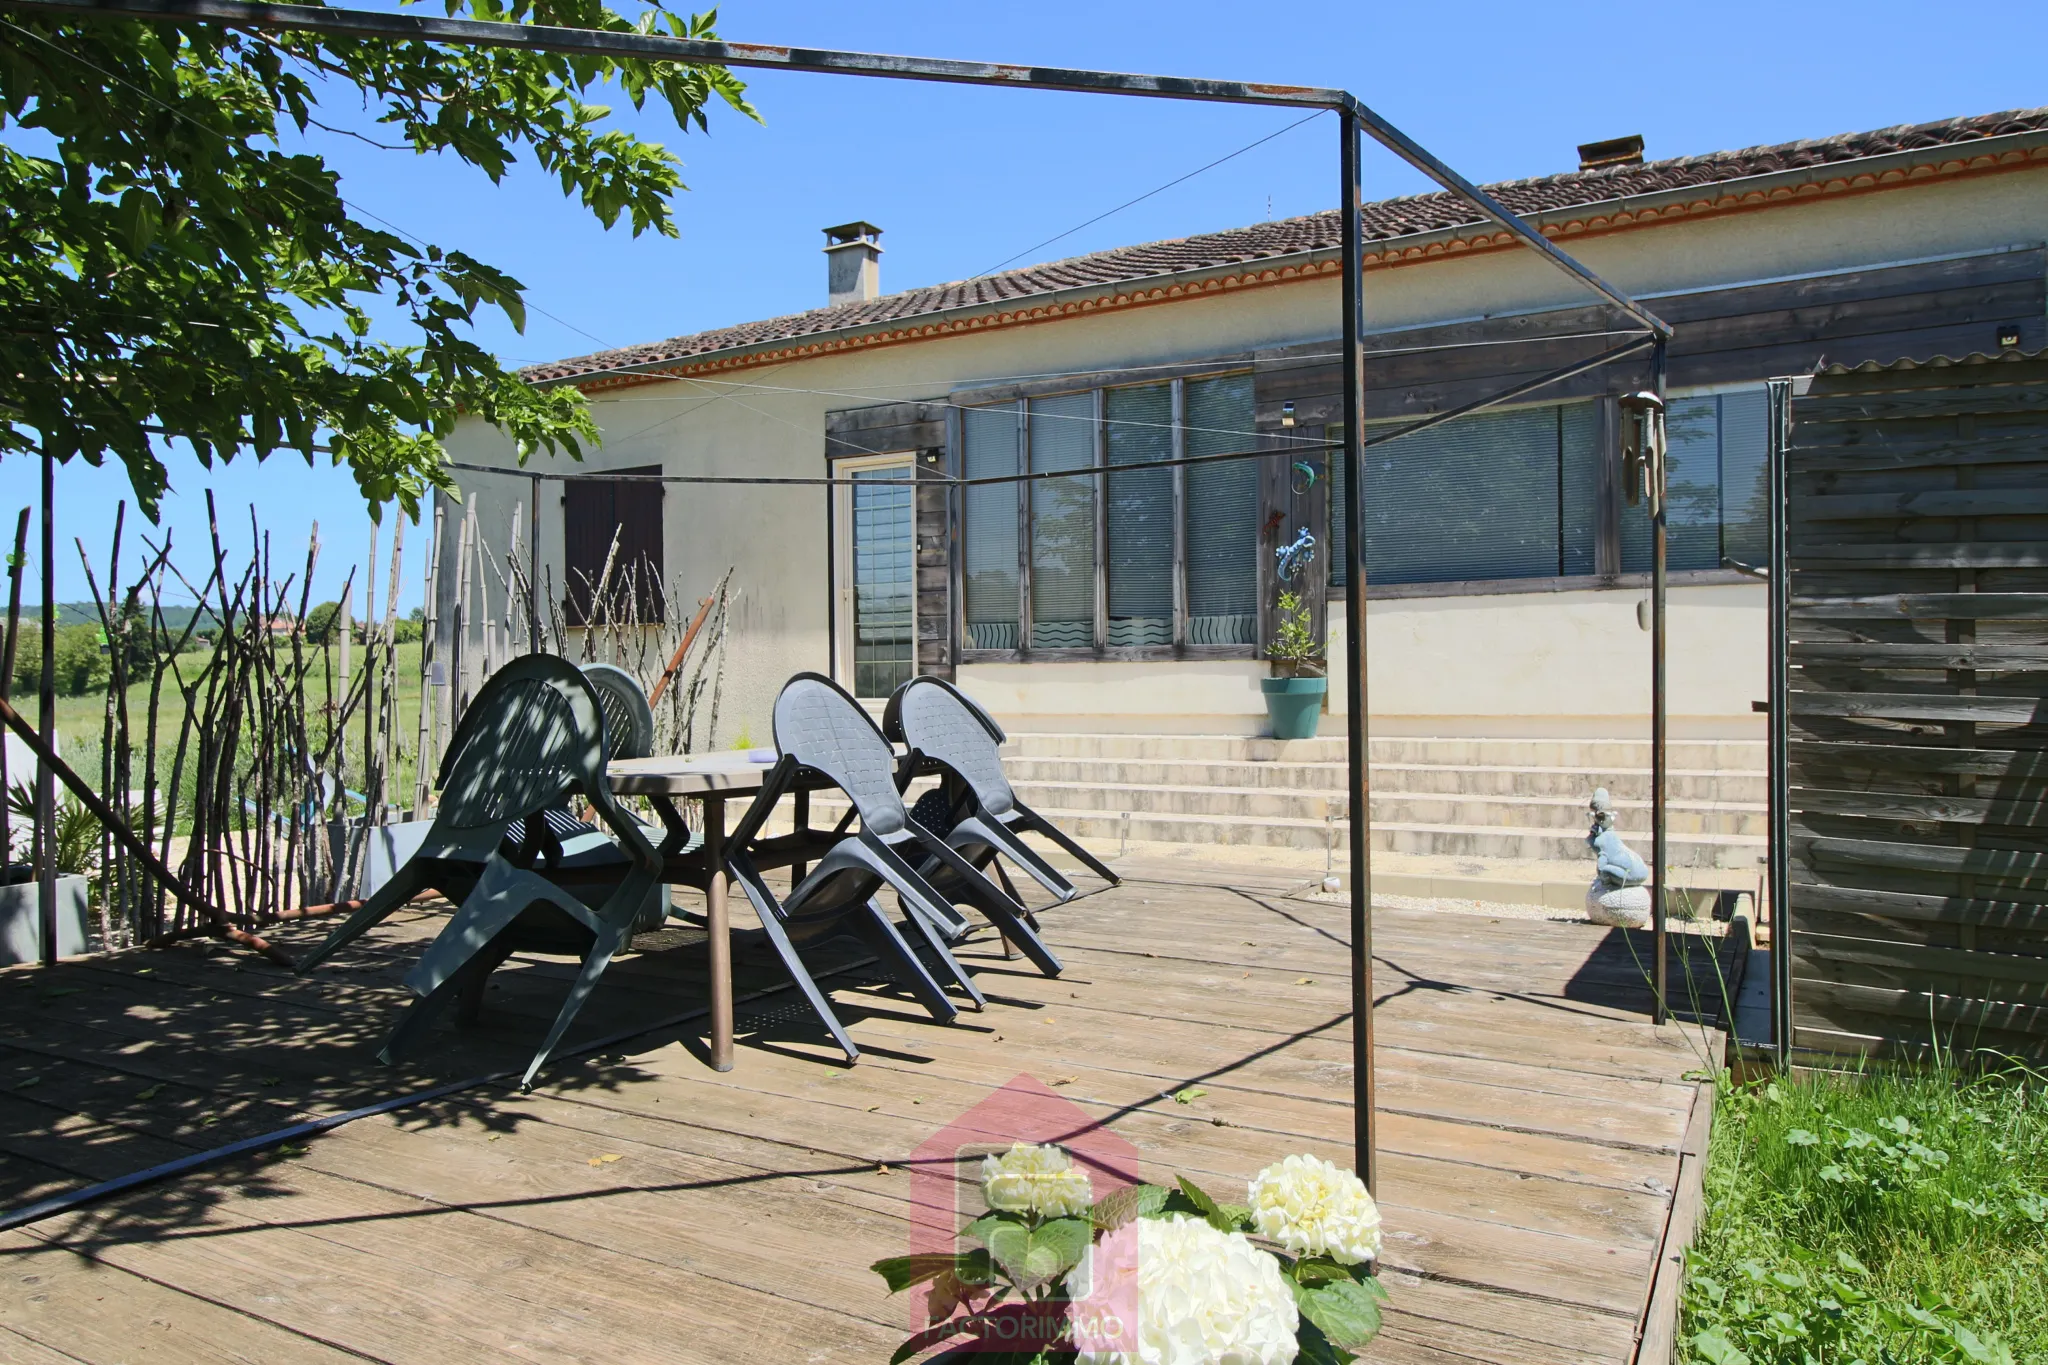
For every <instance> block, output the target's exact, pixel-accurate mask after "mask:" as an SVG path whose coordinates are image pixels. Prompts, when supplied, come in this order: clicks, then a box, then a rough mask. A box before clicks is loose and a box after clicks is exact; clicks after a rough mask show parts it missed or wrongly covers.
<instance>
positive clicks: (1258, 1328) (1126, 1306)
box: [1067, 1214, 1301, 1365]
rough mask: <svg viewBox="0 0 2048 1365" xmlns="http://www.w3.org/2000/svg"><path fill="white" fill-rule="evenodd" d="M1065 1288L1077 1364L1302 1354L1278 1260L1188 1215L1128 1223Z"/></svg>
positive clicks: (1208, 1364) (1233, 1363) (1268, 1361)
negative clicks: (1071, 1302)
mask: <svg viewBox="0 0 2048 1365" xmlns="http://www.w3.org/2000/svg"><path fill="white" fill-rule="evenodd" d="M1067 1292H1068V1293H1069V1294H1071V1295H1072V1296H1073V1297H1074V1299H1075V1303H1074V1307H1073V1309H1072V1321H1073V1324H1074V1329H1075V1343H1076V1345H1077V1346H1079V1347H1080V1352H1079V1355H1078V1356H1077V1362H1078V1365H1292V1362H1293V1360H1294V1357H1295V1353H1296V1351H1297V1350H1298V1349H1299V1346H1298V1343H1297V1342H1296V1339H1295V1332H1296V1331H1297V1330H1298V1329H1299V1327H1300V1325H1301V1316H1300V1313H1299V1311H1298V1310H1297V1309H1296V1308H1295V1306H1294V1295H1293V1293H1292V1292H1291V1291H1290V1290H1289V1289H1288V1287H1287V1282H1286V1280H1285V1279H1284V1278H1283V1277H1282V1276H1281V1274H1280V1263H1279V1262H1278V1261H1276V1260H1274V1259H1273V1257H1272V1256H1270V1255H1269V1254H1267V1253H1266V1252H1264V1251H1261V1250H1260V1249H1259V1248H1257V1247H1255V1246H1253V1245H1252V1244H1251V1243H1250V1242H1249V1241H1247V1240H1245V1236H1244V1234H1243V1233H1241V1232H1228V1233H1226V1232H1219V1231H1217V1230H1216V1229H1215V1228H1214V1227H1211V1226H1210V1225H1209V1224H1208V1223H1207V1222H1205V1221H1203V1220H1202V1219H1199V1218H1189V1217H1187V1216H1186V1215H1184V1214H1175V1215H1173V1216H1172V1217H1170V1218H1140V1219H1137V1220H1135V1221H1133V1222H1129V1223H1126V1224H1124V1225H1123V1226H1122V1227H1120V1228H1118V1229H1117V1230H1116V1231H1115V1232H1113V1233H1111V1234H1109V1235H1108V1236H1107V1237H1105V1238H1103V1239H1102V1241H1100V1242H1098V1243H1096V1244H1095V1246H1093V1247H1091V1248H1090V1249H1089V1252H1088V1255H1087V1256H1085V1257H1084V1258H1083V1259H1082V1261H1081V1264H1080V1265H1079V1266H1077V1267H1075V1269H1074V1270H1073V1271H1072V1272H1071V1273H1070V1274H1069V1275H1068V1276H1067ZM1133 1317H1135V1319H1136V1321H1135V1324H1134V1323H1133V1322H1132V1318H1133Z"/></svg>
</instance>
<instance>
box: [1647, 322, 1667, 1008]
mask: <svg viewBox="0 0 2048 1365" xmlns="http://www.w3.org/2000/svg"><path fill="white" fill-rule="evenodd" d="M1665 349H1666V348H1665V344H1664V342H1663V340H1662V339H1661V338H1660V339H1659V340H1658V342H1657V344H1656V348H1655V349H1654V350H1653V351H1652V352H1651V353H1650V371H1651V386H1652V390H1653V391H1654V392H1655V393H1656V395H1657V400H1658V407H1657V410H1656V412H1655V413H1654V414H1652V413H1645V414H1644V415H1643V421H1644V423H1645V429H1644V432H1643V445H1644V452H1645V454H1649V453H1650V452H1651V451H1655V453H1656V458H1655V461H1654V463H1653V464H1652V465H1651V477H1652V478H1653V479H1654V480H1655V481H1656V487H1655V490H1654V495H1655V502H1654V503H1653V504H1652V507H1651V517H1650V526H1651V556H1652V558H1651V561H1650V887H1651V891H1650V914H1651V916H1652V919H1651V924H1652V925H1653V926H1654V931H1653V933H1652V935H1651V938H1652V940H1653V942H1652V944H1651V951H1652V952H1653V953H1655V955H1656V963H1655V966H1654V967H1653V968H1652V971H1651V987H1650V989H1651V991H1652V992H1653V993H1654V995H1655V1000H1654V1002H1653V1007H1652V1010H1651V1014H1650V1022H1651V1023H1653V1024H1662V1023H1665V1022H1667V1021H1668V1020H1669V1019H1670V1018H1671V1005H1670V1000H1671V997H1670V995H1669V994H1668V993H1667V988H1668V986H1669V982H1668V981H1667V979H1666V978H1667V976H1668V974H1669V964H1668V963H1667V962H1666V961H1665V956H1666V951H1667V940H1668V938H1669V931H1668V921H1669V919H1670V916H1669V914H1668V913H1667V912H1666V906H1665V898H1666V896H1667V894H1668V892H1669V890H1670V888H1669V885H1668V877H1667V868H1668V866H1669V864H1668V861H1667V859H1668V855H1669V852H1670V849H1669V847H1668V846H1667V844H1666V841H1665V834H1666V831H1665V820H1666V810H1665V799H1664V798H1665V790H1664V789H1665V786H1666V784H1667V781H1668V779H1669V777H1670V765H1669V761H1668V756H1667V754H1666V741H1667V739H1668V738H1669V735H1668V733H1667V731H1668V728H1669V716H1668V714H1667V713H1668V710H1669V707H1668V705H1667V703H1668V700H1669V698H1668V695H1667V693H1668V685H1669V681H1670V678H1669V673H1668V670H1667V669H1666V666H1665V662H1666V661H1665V648H1664V646H1665V627H1666V615H1665V609H1664V608H1665V603H1664V592H1665V587H1666V573H1665V568H1666V563H1665V557H1666V553H1667V551H1668V549H1669V543H1670V542H1669V528H1668V526H1667V524H1666V517H1665V494H1666V493H1667V492H1668V491H1669V483H1668V481H1667V480H1666V478H1665V471H1664V465H1665V459H1664V443H1663V441H1662V439H1661V428H1662V427H1663V424H1664V408H1663V400H1664V388H1665V363H1664V362H1665ZM1651 422H1655V423H1656V424H1657V427H1658V428H1659V429H1660V437H1659V438H1658V439H1656V440H1654V442H1653V439H1652V436H1651V432H1650V430H1649V427H1648V424H1649V423H1651Z"/></svg>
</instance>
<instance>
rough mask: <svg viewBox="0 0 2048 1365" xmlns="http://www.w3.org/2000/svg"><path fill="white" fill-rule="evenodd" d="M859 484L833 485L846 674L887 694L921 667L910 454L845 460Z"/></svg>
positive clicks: (861, 688) (841, 469)
mask: <svg viewBox="0 0 2048 1365" xmlns="http://www.w3.org/2000/svg"><path fill="white" fill-rule="evenodd" d="M836 469H837V472H838V474H839V476H840V477H841V478H850V479H852V480H853V481H854V482H853V484H852V486H850V487H849V486H846V485H840V486H838V487H835V488H834V489H833V490H832V491H833V494H834V497H835V498H836V499H837V502H838V508H839V516H838V518H837V520H838V523H839V527H840V534H839V563H838V564H837V566H835V574H836V576H837V578H838V594H837V597H838V604H839V621H838V636H839V660H838V664H839V667H838V670H837V671H838V674H839V680H840V682H842V683H843V684H846V685H847V686H849V687H851V688H852V690H853V694H854V695H855V696H856V697H886V696H888V695H889V694H890V693H891V692H893V691H895V690H896V688H897V687H898V686H899V685H900V684H902V683H905V682H908V681H909V680H910V677H911V675H912V674H913V673H915V672H916V671H917V511H916V500H915V499H914V498H913V497H912V492H913V490H912V489H911V487H910V486H909V483H908V480H909V479H911V478H912V477H913V476H914V475H915V473H916V470H915V468H914V467H913V465H912V462H911V457H910V455H909V454H907V453H906V454H901V455H879V456H874V457H871V458H865V459H859V460H841V461H839V462H838V464H837V466H836Z"/></svg>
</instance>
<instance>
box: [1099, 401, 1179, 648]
mask: <svg viewBox="0 0 2048 1365" xmlns="http://www.w3.org/2000/svg"><path fill="white" fill-rule="evenodd" d="M1103 416H1104V419H1105V426H1104V428H1103V440H1104V444H1105V446H1106V448H1107V457H1108V462H1109V465H1110V467H1111V468H1112V469H1121V468H1125V467H1127V466H1131V465H1145V464H1150V463H1152V462H1154V461H1157V460H1167V459H1171V458H1172V457H1173V386H1172V385H1171V384H1146V385H1142V386H1139V387H1136V388H1128V389H1111V390H1109V391H1108V392H1107V393H1105V394H1104V395H1103ZM1108 482H1109V495H1108V502H1107V506H1106V507H1105V508H1104V513H1105V520H1106V522H1107V523H1108V527H1107V529H1108V536H1109V550H1108V558H1109V562H1108V564H1107V566H1106V567H1107V570H1108V574H1109V585H1108V586H1109V643H1110V644H1112V645H1117V646H1126V647H1127V646H1132V645H1168V644H1172V643H1173V471H1172V470H1170V469H1148V470H1136V471H1132V472H1128V473H1115V474H1111V475H1109V476H1108Z"/></svg>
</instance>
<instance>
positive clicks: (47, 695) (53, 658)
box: [35, 439, 57, 967]
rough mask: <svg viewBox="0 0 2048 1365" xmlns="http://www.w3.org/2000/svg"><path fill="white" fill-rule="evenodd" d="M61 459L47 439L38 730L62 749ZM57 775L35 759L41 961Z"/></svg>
mask: <svg viewBox="0 0 2048 1365" xmlns="http://www.w3.org/2000/svg"><path fill="white" fill-rule="evenodd" d="M56 505H57V457H56V455H54V454H53V453H52V452H51V450H50V443H49V441H48V439H45V440H44V442H43V673H42V679H41V681H40V683H39V684H38V686H37V688H36V732H37V733H38V735H40V736H41V738H42V741H43V752H44V753H46V754H54V753H56V752H57V532H56V528H55V526H54V525H52V522H51V518H52V516H53V515H54V514H55V512H56ZM56 833H57V773H56V770H55V769H54V768H52V767H51V766H50V764H49V763H47V762H45V761H42V760H40V759H39V760H38V761H37V763H36V840H35V850H36V851H35V860H36V922H37V927H38V928H40V929H41V930H42V937H43V943H42V952H41V954H40V957H41V960H42V964H43V965H44V966H45V967H48V966H50V965H52V964H53V963H55V962H56V960H57V839H56Z"/></svg>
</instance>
